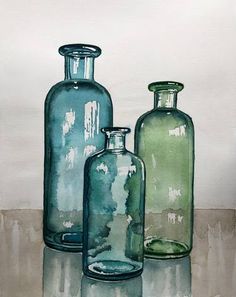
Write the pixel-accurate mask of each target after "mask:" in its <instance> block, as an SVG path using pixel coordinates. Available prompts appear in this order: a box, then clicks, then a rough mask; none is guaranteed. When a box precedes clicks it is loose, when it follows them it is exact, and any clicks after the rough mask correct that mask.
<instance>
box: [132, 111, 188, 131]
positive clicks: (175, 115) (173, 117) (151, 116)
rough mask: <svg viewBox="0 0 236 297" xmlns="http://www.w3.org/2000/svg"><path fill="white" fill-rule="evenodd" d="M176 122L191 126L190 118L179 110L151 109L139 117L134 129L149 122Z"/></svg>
mask: <svg viewBox="0 0 236 297" xmlns="http://www.w3.org/2000/svg"><path fill="white" fill-rule="evenodd" d="M167 121H178V122H182V123H188V124H190V125H193V122H192V118H191V117H190V116H189V115H188V114H186V113H184V112H183V111H181V110H179V109H170V108H166V109H153V110H151V111H148V112H146V113H144V114H143V115H141V116H140V117H139V119H138V120H137V123H136V129H137V128H139V127H141V126H143V125H144V124H148V123H150V122H157V123H158V122H161V123H164V122H167Z"/></svg>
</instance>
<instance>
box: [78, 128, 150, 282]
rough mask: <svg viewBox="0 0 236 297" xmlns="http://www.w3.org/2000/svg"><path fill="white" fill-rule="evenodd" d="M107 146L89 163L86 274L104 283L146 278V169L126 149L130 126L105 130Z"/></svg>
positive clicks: (86, 212) (87, 167) (85, 219)
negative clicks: (104, 281) (142, 273)
mask: <svg viewBox="0 0 236 297" xmlns="http://www.w3.org/2000/svg"><path fill="white" fill-rule="evenodd" d="M102 131H103V132H104V133H106V148H105V150H103V151H101V152H99V153H98V154H96V155H94V156H92V157H90V158H89V159H88V160H87V161H86V164H85V188H84V246H83V271H84V273H85V274H86V275H87V276H91V277H94V278H99V279H105V280H119V279H126V278H130V277H133V276H137V275H139V274H141V272H142V269H143V240H144V190H145V189H144V187H145V184H144V174H145V173H144V165H143V162H142V161H141V160H140V159H139V158H138V157H137V156H135V155H133V154H132V153H130V152H129V151H127V150H126V148H125V134H126V133H129V132H130V129H129V128H117V127H116V128H103V129H102Z"/></svg>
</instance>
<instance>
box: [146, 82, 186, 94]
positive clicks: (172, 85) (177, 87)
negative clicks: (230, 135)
mask: <svg viewBox="0 0 236 297" xmlns="http://www.w3.org/2000/svg"><path fill="white" fill-rule="evenodd" d="M183 88H184V85H183V84H182V83H180V82H177V81H156V82H152V83H150V84H149V85H148V89H149V91H151V92H156V91H161V90H173V91H177V92H179V91H181V90H183Z"/></svg>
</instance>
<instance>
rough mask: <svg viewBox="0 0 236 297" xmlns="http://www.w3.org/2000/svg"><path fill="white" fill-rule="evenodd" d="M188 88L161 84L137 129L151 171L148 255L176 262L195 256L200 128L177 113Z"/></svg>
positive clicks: (157, 84)
mask: <svg viewBox="0 0 236 297" xmlns="http://www.w3.org/2000/svg"><path fill="white" fill-rule="evenodd" d="M182 89H183V85H182V84H181V83H177V82H155V83H152V84H150V85H149V90H150V91H153V92H154V99H155V103H154V108H153V109H152V110H151V111H149V112H147V113H145V114H144V115H142V116H141V117H140V118H139V119H138V121H137V123H136V128H135V153H136V154H137V155H138V156H140V157H141V158H142V160H143V161H144V163H145V167H146V216H145V244H144V248H145V256H147V257H151V258H175V257H182V256H184V255H187V254H189V253H190V251H191V249H192V234H193V178H194V128H193V123H192V120H191V118H190V117H189V116H188V115H187V114H185V113H183V112H182V111H180V110H178V109H177V94H178V92H179V91H181V90H182Z"/></svg>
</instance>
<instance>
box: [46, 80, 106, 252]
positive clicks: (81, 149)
mask: <svg viewBox="0 0 236 297" xmlns="http://www.w3.org/2000/svg"><path fill="white" fill-rule="evenodd" d="M107 125H112V103H111V99H110V95H109V93H108V92H107V90H106V89H105V88H104V87H102V86H101V85H99V84H98V83H96V82H95V81H94V80H92V79H81V78H78V79H76V78H73V79H70V78H69V79H66V80H64V81H62V82H60V83H58V84H56V85H55V86H54V87H52V89H51V90H50V91H49V93H48V95H47V98H46V101H45V163H44V241H45V243H46V244H47V245H48V246H50V247H53V248H56V249H60V250H65V251H81V249H82V217H83V215H82V204H83V170H84V163H85V160H86V158H87V157H88V156H89V155H91V154H92V153H94V152H97V151H99V150H101V149H102V148H103V147H104V136H103V134H102V133H101V132H100V128H101V127H103V126H107Z"/></svg>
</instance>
